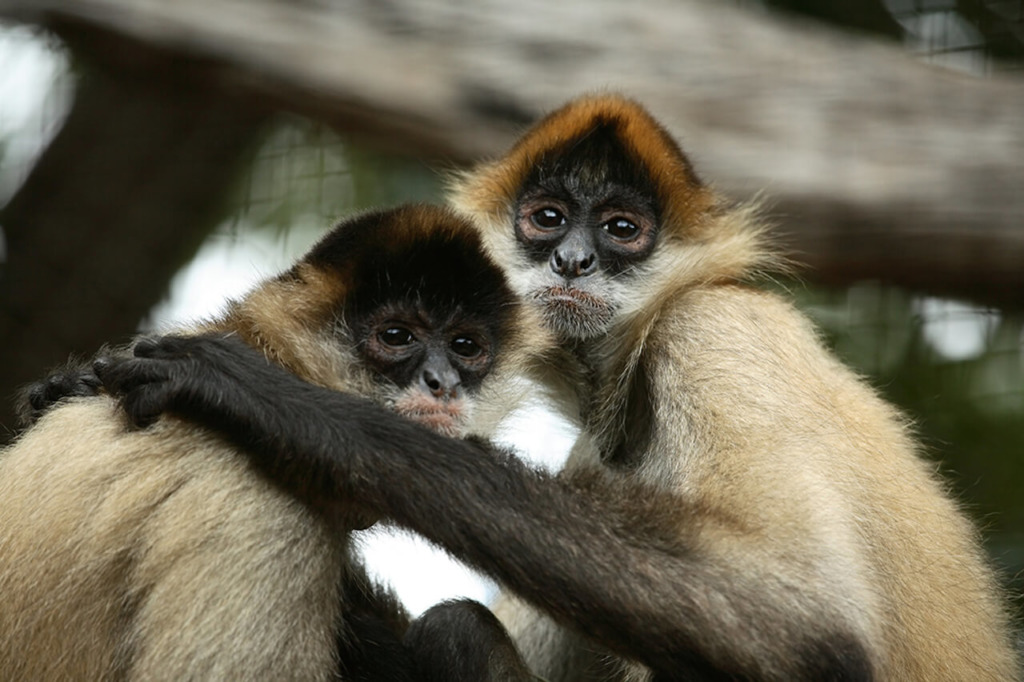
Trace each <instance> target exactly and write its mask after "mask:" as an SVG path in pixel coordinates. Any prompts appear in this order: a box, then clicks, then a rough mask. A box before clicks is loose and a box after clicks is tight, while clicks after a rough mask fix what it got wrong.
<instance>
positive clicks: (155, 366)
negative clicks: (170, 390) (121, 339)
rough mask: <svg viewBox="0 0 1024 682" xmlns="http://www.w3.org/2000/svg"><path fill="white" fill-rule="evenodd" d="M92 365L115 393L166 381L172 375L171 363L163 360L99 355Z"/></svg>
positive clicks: (104, 382) (120, 393)
mask: <svg viewBox="0 0 1024 682" xmlns="http://www.w3.org/2000/svg"><path fill="white" fill-rule="evenodd" d="M92 367H93V372H95V374H96V376H97V377H98V378H99V379H100V380H101V381H102V382H103V385H104V386H106V387H107V390H108V391H110V392H111V393H112V394H114V395H123V394H125V393H127V392H128V391H130V390H132V389H134V388H136V387H137V386H139V385H142V384H151V383H155V382H164V381H167V380H168V379H169V378H170V376H171V366H170V363H168V362H166V361H161V360H147V359H140V358H121V357H99V358H96V360H95V361H94V362H93V366H92Z"/></svg>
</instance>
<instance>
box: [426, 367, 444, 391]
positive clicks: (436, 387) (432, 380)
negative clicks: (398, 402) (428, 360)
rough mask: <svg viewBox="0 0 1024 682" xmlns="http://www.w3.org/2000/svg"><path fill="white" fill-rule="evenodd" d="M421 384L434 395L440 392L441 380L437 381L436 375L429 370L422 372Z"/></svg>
mask: <svg viewBox="0 0 1024 682" xmlns="http://www.w3.org/2000/svg"><path fill="white" fill-rule="evenodd" d="M423 383H424V384H426V385H427V388H429V389H430V390H431V391H433V392H434V393H437V392H438V391H440V390H441V380H440V379H438V378H437V375H436V374H434V373H433V372H432V371H430V370H429V369H428V370H427V371H425V372H423Z"/></svg>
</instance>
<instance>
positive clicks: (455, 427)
mask: <svg viewBox="0 0 1024 682" xmlns="http://www.w3.org/2000/svg"><path fill="white" fill-rule="evenodd" d="M394 410H395V412H397V413H398V414H400V415H402V416H403V417H405V418H406V419H411V420H413V421H414V422H419V423H420V424H423V425H424V426H426V427H427V428H430V429H433V430H434V431H437V432H438V433H440V434H443V435H445V436H449V437H452V438H457V437H459V436H460V435H462V426H463V424H464V422H465V421H466V404H465V402H464V401H463V400H462V399H460V398H455V399H453V400H440V399H437V398H433V397H431V396H428V395H425V394H423V393H422V392H420V391H418V390H414V391H407V392H405V393H403V394H402V395H401V396H400V397H399V398H398V400H396V401H395V404H394Z"/></svg>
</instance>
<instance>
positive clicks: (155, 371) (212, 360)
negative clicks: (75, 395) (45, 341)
mask: <svg viewBox="0 0 1024 682" xmlns="http://www.w3.org/2000/svg"><path fill="white" fill-rule="evenodd" d="M268 365H269V363H268V361H267V360H266V359H265V358H263V356H262V355H260V354H259V353H257V352H256V351H254V350H253V349H252V348H250V347H249V346H247V345H246V344H245V343H243V342H242V341H240V340H239V339H238V338H237V337H234V336H230V335H216V336H214V335H210V336H164V337H158V338H143V339H140V340H139V341H137V342H136V344H135V346H134V348H133V354H132V355H130V356H101V357H98V358H97V359H96V360H95V362H94V363H93V371H94V372H95V375H96V376H97V377H99V379H101V380H102V381H103V384H104V386H106V388H107V390H109V391H110V392H111V393H112V394H113V395H116V396H119V397H120V398H121V402H122V405H123V406H124V409H125V412H126V413H127V415H128V417H129V419H131V421H132V422H133V423H135V424H136V425H138V426H142V427H145V426H148V425H149V424H151V423H152V422H154V421H155V420H156V419H157V417H159V416H160V415H161V414H162V413H164V412H174V413H177V414H179V415H181V416H184V417H186V418H193V419H197V420H199V421H202V422H206V421H208V420H214V421H217V422H220V421H222V420H229V419H231V417H232V416H236V415H230V414H227V413H226V412H227V410H228V409H230V407H231V406H232V405H238V404H239V403H249V402H252V401H253V400H254V399H257V398H258V396H259V390H260V384H259V383H258V382H259V379H256V380H255V381H254V380H253V379H254V375H258V374H259V372H260V370H264V371H266V370H267V369H271V370H273V369H274V368H270V367H268ZM281 371H282V370H276V371H275V374H276V373H279V372H281ZM239 377H241V379H240V380H239V379H238V378H239ZM263 386H266V384H263Z"/></svg>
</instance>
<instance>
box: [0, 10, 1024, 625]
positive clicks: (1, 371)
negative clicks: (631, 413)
mask: <svg viewBox="0 0 1024 682" xmlns="http://www.w3.org/2000/svg"><path fill="white" fill-rule="evenodd" d="M164 4H165V5H167V7H160V6H156V5H159V3H141V2H133V1H132V0H109V1H104V2H100V1H98V0H96V1H93V0H76V1H71V0H64V1H62V0H32V1H31V2H29V1H28V0H25V1H18V0H0V206H2V208H0V356H2V358H3V361H2V363H0V394H2V407H0V442H3V441H6V440H9V439H10V438H12V437H14V435H15V434H16V432H17V430H16V422H15V420H14V418H13V412H12V410H11V403H12V398H13V394H14V393H15V392H16V390H17V388H18V387H19V386H20V385H22V384H24V383H26V382H28V381H31V380H33V379H36V378H39V377H41V376H42V375H44V374H45V373H46V371H47V369H48V368H49V367H52V366H53V365H55V364H57V363H59V362H62V361H63V360H65V359H67V357H68V356H69V355H72V354H78V355H83V356H88V355H91V354H92V353H93V352H95V350H96V349H97V348H98V347H99V346H100V345H101V344H102V343H104V342H108V341H110V342H120V341H124V340H127V339H128V338H129V337H130V336H131V335H132V334H134V333H137V332H138V331H150V330H159V329H161V328H166V327H167V326H169V325H172V324H173V323H175V322H178V321H183V320H189V319H194V318H197V317H202V316H207V315H212V314H214V313H216V312H217V311H218V310H219V309H220V307H221V305H222V304H223V303H224V301H225V300H226V298H228V297H231V296H235V295H239V294H241V293H243V292H244V291H245V290H246V289H247V288H248V287H249V286H250V285H251V284H252V283H253V282H254V281H255V280H256V279H257V278H259V277H261V276H264V275H269V274H273V273H275V272H277V271H279V270H281V269H283V268H285V267H287V266H288V264H290V263H291V262H292V261H293V260H294V259H295V258H296V257H298V256H299V255H301V254H302V253H303V252H304V251H305V250H306V249H307V248H308V247H309V246H310V245H311V244H312V242H313V241H314V240H315V239H316V238H317V237H318V235H319V234H321V233H322V231H323V230H324V229H326V228H327V227H329V226H330V225H331V224H332V222H333V221H335V220H336V219H338V218H339V217H342V216H344V215H347V214H350V213H352V212H353V211H357V210H360V209H362V208H366V207H369V206H376V205H381V204H394V203H398V202H403V201H409V200H432V201H439V200H441V197H442V191H443V177H444V174H445V173H447V172H449V171H451V170H453V169H456V168H459V167H462V166H463V165H465V164H467V163H471V162H473V161H474V160H478V159H480V158H483V157H486V156H488V155H494V154H498V153H501V151H502V150H503V149H504V148H505V147H506V146H507V145H508V144H509V143H510V142H511V141H512V140H513V139H514V137H515V135H516V134H517V132H519V131H521V130H522V129H523V128H524V127H525V126H526V125H528V124H529V122H530V121H532V120H534V119H535V118H536V117H537V116H538V115H540V114H541V113H543V112H544V111H545V110H547V109H550V108H553V107H555V106H557V105H558V104H560V103H561V102H562V101H564V100H566V99H568V98H570V97H572V96H574V95H576V94H579V93H580V92H584V91H592V90H596V89H612V90H621V91H623V92H625V93H626V94H629V95H631V96H634V97H637V98H638V99H640V100H641V101H643V102H644V103H646V104H647V105H648V106H649V107H650V108H651V109H652V111H653V112H654V113H655V115H657V116H658V117H659V118H660V119H662V120H663V121H664V122H665V123H666V124H667V126H668V127H669V128H670V129H671V130H672V132H673V133H674V134H675V135H676V136H677V137H678V138H679V139H680V140H681V142H682V144H683V146H684V148H685V149H687V150H688V152H689V153H690V154H691V155H692V157H693V158H694V160H695V163H696V165H697V167H698V170H699V171H701V172H702V174H703V175H704V176H705V178H706V179H708V180H710V181H712V182H713V183H714V184H716V185H717V186H718V187H720V188H721V189H722V190H723V191H724V192H725V193H726V194H728V195H730V196H732V197H734V198H736V199H737V200H744V199H749V198H751V197H753V196H755V195H759V196H761V197H762V198H763V199H765V200H766V201H767V203H768V206H769V211H770V213H771V215H772V216H773V218H774V220H775V223H776V226H777V232H778V240H779V243H780V244H781V245H782V246H783V248H785V249H786V250H787V253H789V255H790V256H791V257H792V258H793V259H794V260H796V261H797V262H801V263H804V264H806V266H805V267H803V268H802V269H801V270H800V271H799V275H798V277H796V278H794V279H791V280H782V281H778V282H777V283H775V284H774V286H778V287H781V288H783V289H785V290H786V291H787V292H789V293H790V294H791V295H792V296H793V297H795V298H796V300H797V302H798V304H799V305H800V306H801V307H802V308H803V309H804V310H805V311H807V313H808V314H809V315H810V316H811V317H812V318H813V319H814V320H815V321H816V322H817V324H818V325H819V326H820V327H821V329H822V331H823V333H824V335H825V336H826V337H827V340H828V342H829V343H830V345H831V346H832V347H833V348H834V349H835V351H836V352H837V353H838V355H839V356H840V357H842V358H843V359H844V360H845V361H846V362H847V363H849V364H850V365H852V366H853V367H855V368H856V369H857V370H858V371H860V372H861V373H862V374H864V375H865V376H867V377H868V378H869V380H870V381H871V383H872V384H873V385H874V386H876V387H878V389H879V390H880V391H881V392H882V393H883V394H885V395H886V396H887V397H888V398H889V399H890V400H892V401H893V402H895V403H897V404H898V405H900V406H901V407H902V408H903V409H904V410H905V411H906V412H907V413H908V414H909V415H910V416H911V417H912V418H913V419H914V421H915V422H916V424H917V426H918V429H919V431H920V433H921V435H922V436H923V440H924V442H925V444H926V446H927V448H928V455H929V456H930V457H932V458H933V459H934V461H935V462H936V465H937V467H939V468H940V469H941V471H942V472H943V473H944V475H945V476H946V477H947V479H948V480H949V481H950V483H951V485H952V486H953V487H954V488H955V490H956V492H957V495H958V496H959V498H960V499H961V500H962V501H963V502H964V505H965V506H966V508H967V509H968V511H969V513H970V514H971V515H972V516H973V517H974V518H975V519H977V520H978V522H979V523H980V524H981V526H982V527H983V528H984V532H985V538H986V541H987V544H988V548H989V550H990V552H991V554H992V557H993V559H994V561H995V562H996V563H997V565H998V566H999V567H1000V568H1001V570H1002V571H1003V575H1004V577H1005V579H1006V583H1007V585H1009V586H1011V587H1012V589H1013V591H1014V594H1015V595H1019V594H1020V593H1021V590H1022V587H1024V582H1022V579H1021V576H1022V570H1024V495H1022V493H1021V491H1022V490H1024V332H1022V320H1024V314H1022V313H1024V310H1022V307H1024V81H1022V78H1024V0H1012V1H1011V0H1002V1H988V0H818V1H813V2H812V1H809V0H765V1H763V2H762V1H758V0H734V1H733V2H718V3H711V2H700V1H698V0H647V1H643V2H640V1H638V2H633V3H623V4H620V3H614V2H601V1H595V2H583V1H582V0H577V1H576V2H568V3H562V5H561V6H559V7H556V8H553V7H549V6H547V5H548V4H547V3H543V2H536V3H535V2H533V0H528V1H524V2H518V3H515V4H504V3H499V2H491V1H489V0H488V1H484V2H475V3H470V2H458V1H457V0H451V1H449V2H427V3H414V2H412V0H393V1H392V2H388V3H371V2H352V3H319V2H309V3H288V2H285V1H284V0H254V1H253V2H250V3H247V4H244V5H239V4H238V3H235V2H230V1H229V0H205V1H204V2H202V3H199V2H191V1H190V2H184V1H183V2H178V3H164ZM517 419H518V421H517ZM523 419H524V417H523V416H522V415H519V416H518V417H517V418H514V419H512V420H511V421H510V422H509V423H508V424H506V427H505V429H504V430H503V435H504V437H505V438H506V439H507V440H508V441H510V442H512V443H514V444H515V445H516V446H517V447H519V448H520V449H521V450H523V451H524V452H525V453H526V455H527V456H529V457H531V458H533V459H534V460H535V461H537V462H539V463H541V464H542V465H544V466H550V467H557V466H558V465H559V463H560V461H561V458H562V457H564V455H565V452H566V450H567V448H568V446H569V444H570V443H571V440H572V434H571V433H570V432H569V431H568V430H567V427H565V426H564V425H561V424H559V423H557V422H556V421H554V420H551V423H550V431H549V432H546V433H545V434H543V435H541V436H540V437H538V438H534V439H533V440H528V439H527V438H526V437H525V436H524V432H525V431H526V430H527V429H524V428H520V427H521V425H522V424H524V423H525V422H524V421H523ZM532 424H533V422H532V421H531V428H530V429H529V430H530V431H531V432H534V431H535V429H534V428H533V426H532ZM0 503H2V501H0ZM365 551H366V554H367V556H368V560H369V561H370V563H371V565H372V566H374V567H375V570H377V571H378V572H379V574H380V575H381V576H382V577H384V578H385V579H387V580H389V581H391V582H392V583H394V584H395V585H396V586H397V588H398V589H399V590H400V592H401V594H402V596H403V598H404V599H405V600H406V602H407V604H408V605H409V607H410V609H411V610H413V611H414V612H419V611H421V610H422V609H424V608H426V607H427V606H429V605H430V604H432V603H434V602H436V601H437V600H439V599H441V598H443V597H445V596H449V595H454V594H466V595H469V596H472V597H476V598H478V599H484V600H486V599H487V598H489V596H490V595H491V594H493V590H494V587H493V585H491V584H489V583H488V582H486V581H483V580H480V579H478V578H475V577H472V576H471V575H470V574H469V572H468V571H467V570H466V569H464V568H462V567H459V566H457V565H456V564H454V563H453V562H451V561H449V560H447V559H446V558H445V557H443V556H442V555H440V554H439V553H437V552H433V551H431V550H430V549H429V548H426V547H425V546H423V545H422V544H419V543H417V542H415V541H414V540H413V539H411V538H408V537H404V536H401V535H397V534H393V533H383V532H380V531H373V532H371V533H370V534H369V535H368V536H367V538H366V541H365ZM1015 605H1016V607H1017V608H1018V609H1020V608H1021V606H1022V603H1021V600H1020V598H1019V597H1015Z"/></svg>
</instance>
